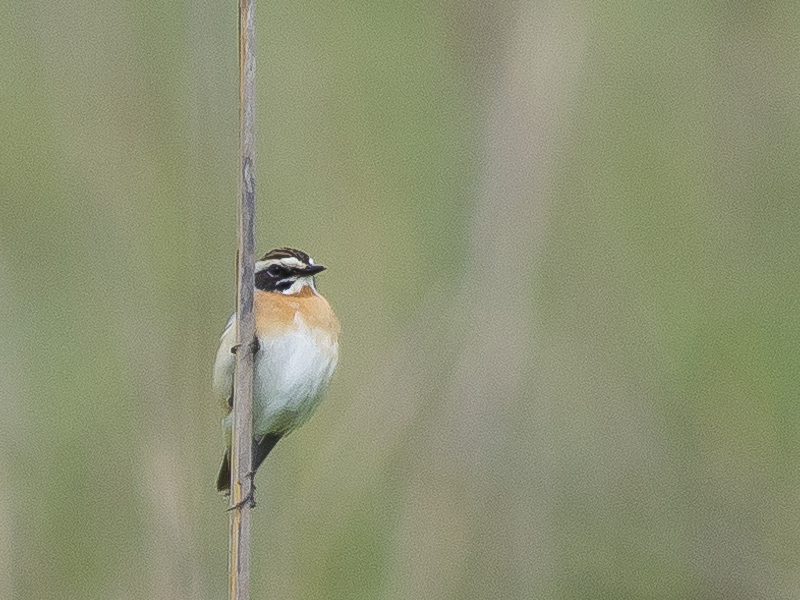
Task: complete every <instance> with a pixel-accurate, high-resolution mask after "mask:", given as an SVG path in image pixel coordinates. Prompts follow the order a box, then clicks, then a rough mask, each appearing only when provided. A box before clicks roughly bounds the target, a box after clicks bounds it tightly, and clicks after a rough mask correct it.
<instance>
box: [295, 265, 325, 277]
mask: <svg viewBox="0 0 800 600" xmlns="http://www.w3.org/2000/svg"><path fill="white" fill-rule="evenodd" d="M324 270H325V267H323V266H322V265H308V266H307V267H306V268H305V269H303V270H302V271H300V273H301V275H300V276H301V277H308V276H309V275H316V274H317V273H321V272H322V271H324Z"/></svg>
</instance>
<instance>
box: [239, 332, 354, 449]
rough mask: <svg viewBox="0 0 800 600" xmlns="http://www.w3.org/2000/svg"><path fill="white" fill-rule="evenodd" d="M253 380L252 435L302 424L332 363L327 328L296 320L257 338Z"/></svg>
mask: <svg viewBox="0 0 800 600" xmlns="http://www.w3.org/2000/svg"><path fill="white" fill-rule="evenodd" d="M258 341H259V350H258V353H257V354H256V361H255V374H254V381H253V386H254V389H253V435H254V436H255V437H258V436H261V435H264V434H265V433H268V432H278V431H286V432H287V433H288V431H290V430H292V429H294V428H295V427H299V426H300V425H302V424H303V423H305V422H306V421H307V420H308V419H309V418H310V417H311V415H312V414H313V412H314V410H315V409H316V408H317V406H318V405H319V403H320V401H321V400H322V398H323V396H324V394H325V390H326V389H327V387H328V383H329V382H330V379H331V375H333V371H334V369H335V368H336V361H337V358H338V343H337V341H336V339H335V338H334V337H332V336H331V335H330V334H329V333H328V332H326V331H323V330H320V329H313V330H312V329H309V328H308V327H307V326H305V325H301V326H300V327H299V328H297V329H291V330H288V331H285V332H283V333H281V334H280V335H276V336H271V337H261V338H259V340H258Z"/></svg>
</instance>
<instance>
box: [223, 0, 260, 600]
mask: <svg viewBox="0 0 800 600" xmlns="http://www.w3.org/2000/svg"><path fill="white" fill-rule="evenodd" d="M254 4H255V1H254V0H239V149H240V164H239V166H240V173H239V177H240V179H239V210H238V251H237V254H236V256H237V307H236V315H237V318H236V335H237V343H239V344H240V346H239V348H240V350H239V351H238V352H237V353H236V375H235V380H234V396H233V433H232V441H231V474H232V482H231V483H232V485H231V505H232V506H233V507H234V508H233V510H231V512H230V515H231V516H230V526H231V528H230V539H229V543H230V546H229V588H230V600H248V599H249V598H250V509H251V507H252V504H251V503H250V502H242V500H243V499H245V498H247V497H248V495H249V494H251V493H252V486H253V479H252V476H251V471H252V456H251V452H252V439H253V417H252V414H253V353H252V351H250V348H251V341H252V340H253V338H254V336H255V324H254V321H253V292H254V288H255V273H254V268H255V256H254V251H255V247H254V223H255V174H254V165H255V104H256V102H255V70H256V64H255V61H256V59H255V51H256V46H255V13H254V9H255V7H254Z"/></svg>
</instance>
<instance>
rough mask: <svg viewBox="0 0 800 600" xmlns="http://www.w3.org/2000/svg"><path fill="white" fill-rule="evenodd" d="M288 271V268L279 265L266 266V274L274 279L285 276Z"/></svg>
mask: <svg viewBox="0 0 800 600" xmlns="http://www.w3.org/2000/svg"><path fill="white" fill-rule="evenodd" d="M288 272H289V270H288V269H287V268H286V267H282V266H281V265H270V266H269V267H267V275H269V276H270V277H274V278H275V279H278V278H279V277H285V276H286V274H287V273H288Z"/></svg>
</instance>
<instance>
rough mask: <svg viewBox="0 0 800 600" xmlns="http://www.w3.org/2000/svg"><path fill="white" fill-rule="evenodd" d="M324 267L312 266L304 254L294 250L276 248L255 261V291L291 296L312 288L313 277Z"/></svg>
mask: <svg viewBox="0 0 800 600" xmlns="http://www.w3.org/2000/svg"><path fill="white" fill-rule="evenodd" d="M324 270H325V267H323V266H322V265H317V264H314V261H313V260H312V259H311V257H310V256H309V255H308V254H306V253H305V252H301V251H300V250H295V249H294V248H276V249H275V250H270V251H269V252H267V253H266V254H265V255H264V257H263V258H262V259H261V260H259V261H256V289H257V290H262V291H264V292H278V293H279V294H286V295H288V296H291V295H293V294H297V293H299V292H301V291H303V289H304V288H305V287H306V286H308V287H310V288H311V289H312V290H314V291H316V288H315V287H314V275H316V274H317V273H319V272H320V271H324Z"/></svg>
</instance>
